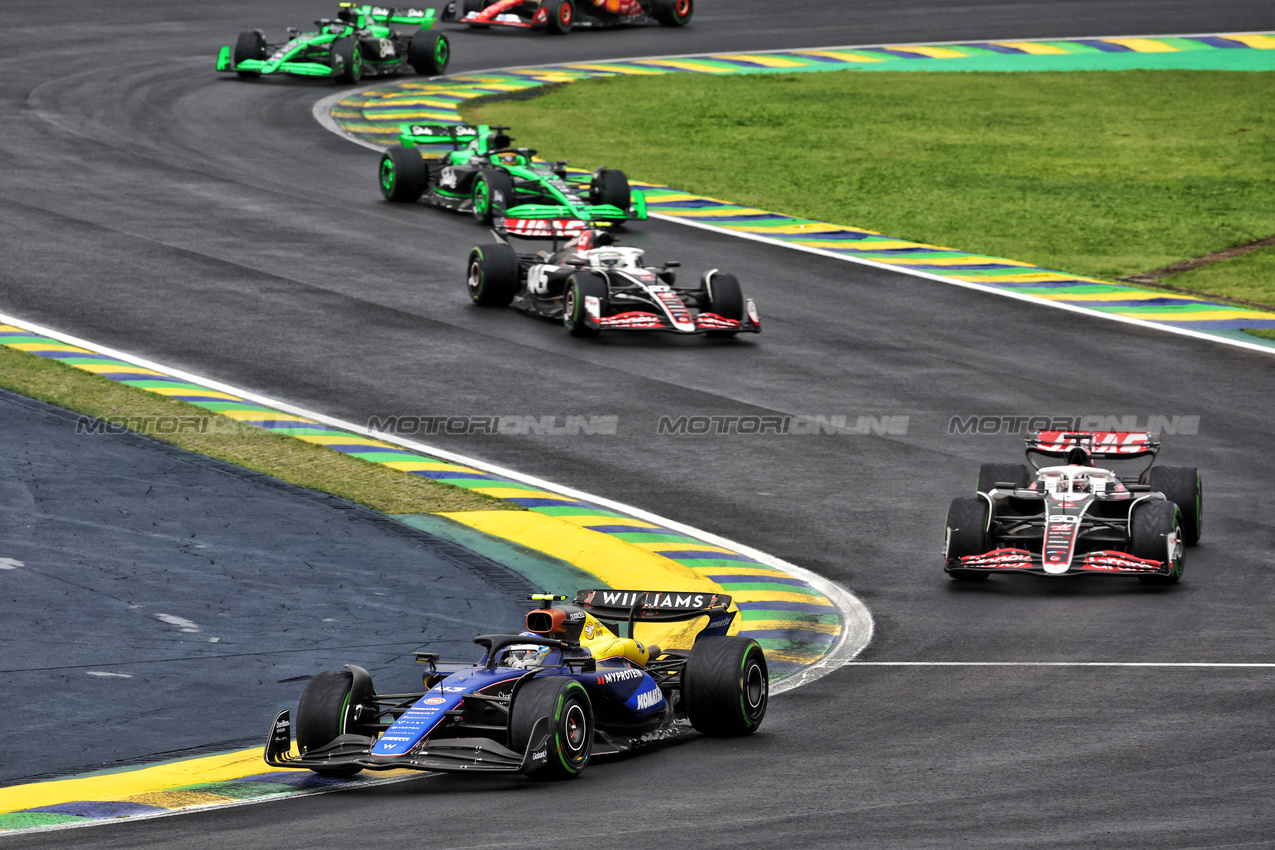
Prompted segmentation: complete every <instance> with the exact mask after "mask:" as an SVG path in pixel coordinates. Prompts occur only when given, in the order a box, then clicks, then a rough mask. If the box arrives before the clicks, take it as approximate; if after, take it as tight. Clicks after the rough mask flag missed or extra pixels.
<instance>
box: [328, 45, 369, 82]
mask: <svg viewBox="0 0 1275 850" xmlns="http://www.w3.org/2000/svg"><path fill="white" fill-rule="evenodd" d="M331 61H332V71H333V76H335V77H336V81H337V82H338V83H344V84H347V85H348V84H351V83H357V82H358V81H359V80H361V79H363V45H361V44H359V40H358V39H357V38H338V39H337V40H336V41H334V42H332V59H331Z"/></svg>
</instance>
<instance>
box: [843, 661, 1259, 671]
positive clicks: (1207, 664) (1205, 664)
mask: <svg viewBox="0 0 1275 850" xmlns="http://www.w3.org/2000/svg"><path fill="white" fill-rule="evenodd" d="M847 666H849V667H1177V668H1191V669H1199V668H1207V669H1213V668H1216V669H1228V668H1257V669H1263V668H1275V663H1268V662H1264V661H1263V662H1254V663H1248V662H1228V661H1220V662H1214V661H854V662H851V663H850V664H849V665H847Z"/></svg>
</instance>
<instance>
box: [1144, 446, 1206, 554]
mask: <svg viewBox="0 0 1275 850" xmlns="http://www.w3.org/2000/svg"><path fill="white" fill-rule="evenodd" d="M1147 483H1148V484H1150V485H1151V489H1152V490H1154V491H1156V492H1157V493H1163V494H1164V497H1165V498H1166V499H1169V500H1170V501H1172V502H1174V503H1175V504H1176V505H1177V506H1178V510H1180V511H1182V539H1183V540H1184V541H1185V542H1186V545H1188V546H1194V545H1195V544H1197V543H1199V542H1200V530H1201V525H1202V524H1203V522H1204V485H1203V484H1202V483H1201V482H1200V471H1199V470H1198V469H1196V468H1195V467H1193V466H1153V467H1151V468H1150V469H1149V470H1147Z"/></svg>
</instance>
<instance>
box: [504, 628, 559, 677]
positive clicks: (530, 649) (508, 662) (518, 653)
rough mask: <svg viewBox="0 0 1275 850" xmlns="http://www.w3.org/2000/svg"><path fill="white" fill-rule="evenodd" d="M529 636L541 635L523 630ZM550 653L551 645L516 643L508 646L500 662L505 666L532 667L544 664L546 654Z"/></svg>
mask: <svg viewBox="0 0 1275 850" xmlns="http://www.w3.org/2000/svg"><path fill="white" fill-rule="evenodd" d="M522 634H523V635H526V636H527V637H539V635H536V634H534V633H532V632H522ZM548 654H549V647H547V646H543V645H541V644H538V643H516V644H513V645H512V646H510V647H508V648H506V650H505V655H504V657H503V658H502V659H501V661H500V663H501V664H502V665H503V666H505V667H518V668H522V669H528V668H531V667H539V666H541V665H542V664H543V662H544V658H545V656H547V655H548Z"/></svg>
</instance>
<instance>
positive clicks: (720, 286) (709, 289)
mask: <svg viewBox="0 0 1275 850" xmlns="http://www.w3.org/2000/svg"><path fill="white" fill-rule="evenodd" d="M704 297H705V300H706V301H707V302H708V307H707V308H705V309H707V310H708V312H710V313H716V314H717V315H719V316H721V317H722V318H723V319H734V320H735V321H737V322H741V321H743V319H744V291H743V290H742V289H740V286H739V280H738V279H737V278H736V277H735V276H734V275H733V274H724V273H722V272H712V273H710V274H707V275H705V276H704ZM736 333H737V332H736V331H708V332H706V333H705V336H710V337H732V336H734V335H735V334H736Z"/></svg>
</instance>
